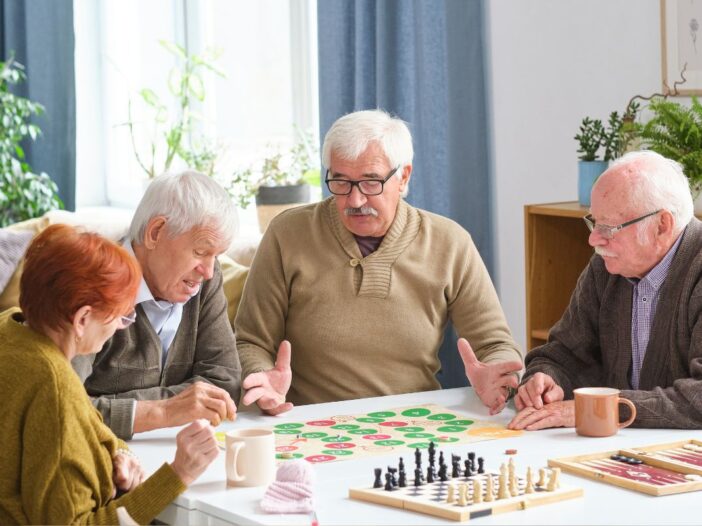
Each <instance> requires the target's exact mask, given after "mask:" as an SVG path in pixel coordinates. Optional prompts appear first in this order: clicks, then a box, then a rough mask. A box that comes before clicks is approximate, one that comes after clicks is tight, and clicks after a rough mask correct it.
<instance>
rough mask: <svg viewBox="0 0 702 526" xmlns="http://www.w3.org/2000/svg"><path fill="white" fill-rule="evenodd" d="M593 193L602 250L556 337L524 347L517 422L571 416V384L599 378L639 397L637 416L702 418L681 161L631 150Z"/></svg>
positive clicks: (701, 271)
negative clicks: (546, 341) (525, 356)
mask: <svg viewBox="0 0 702 526" xmlns="http://www.w3.org/2000/svg"><path fill="white" fill-rule="evenodd" d="M591 202H592V206H591V212H592V213H591V215H589V216H587V217H586V218H585V221H586V223H587V225H588V227H589V228H590V230H591V234H590V239H589V242H590V245H592V246H593V247H594V248H595V255H593V257H592V259H591V260H590V263H589V264H588V266H587V267H586V268H585V270H584V271H583V273H582V274H581V276H580V278H579V280H578V283H577V286H576V288H575V291H574V292H573V296H572V297H571V300H570V305H569V306H568V309H567V310H566V312H565V313H564V315H563V317H562V318H561V320H560V321H559V322H558V323H557V324H556V325H555V326H554V327H553V329H552V330H551V333H550V335H549V341H548V343H546V344H545V345H542V346H541V347H538V348H536V349H534V350H533V351H531V352H530V353H529V354H528V356H527V360H526V363H527V370H526V373H525V375H524V379H523V381H522V385H521V386H520V387H519V390H518V394H517V397H516V398H515V404H516V406H517V408H518V409H520V412H519V414H518V415H517V416H516V417H515V418H514V419H513V421H512V422H511V424H510V427H512V428H514V429H529V430H533V429H541V428H546V427H562V426H564V427H570V426H574V425H575V415H574V402H573V400H572V397H573V389H576V388H579V387H596V386H599V387H613V388H617V389H620V390H621V391H622V393H621V396H622V397H624V398H628V399H629V400H631V401H632V402H633V403H634V405H635V406H636V420H635V421H634V424H633V425H635V426H639V427H663V428H700V427H702V223H700V222H699V221H698V220H697V219H695V218H694V217H693V206H692V197H691V195H690V189H689V186H688V182H687V179H686V178H685V176H684V175H683V173H682V168H681V167H680V165H678V164H677V163H675V162H673V161H670V160H668V159H666V158H664V157H662V156H660V155H658V154H656V153H654V152H632V153H629V154H627V155H625V156H624V157H622V158H621V159H619V160H618V161H617V162H615V163H613V164H612V166H611V167H610V168H609V169H608V170H607V171H606V172H605V173H604V174H603V175H602V176H601V177H600V178H599V179H598V181H597V183H596V184H595V186H594V188H593V190H592V200H591ZM610 225H617V226H610ZM628 414H629V410H628V409H625V410H624V413H623V417H628Z"/></svg>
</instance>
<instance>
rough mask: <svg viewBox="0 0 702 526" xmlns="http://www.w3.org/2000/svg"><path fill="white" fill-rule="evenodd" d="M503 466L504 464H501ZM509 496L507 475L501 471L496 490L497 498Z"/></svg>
mask: <svg viewBox="0 0 702 526" xmlns="http://www.w3.org/2000/svg"><path fill="white" fill-rule="evenodd" d="M503 466H504V464H503ZM509 497H510V494H509V488H508V487H507V475H506V474H505V473H503V474H502V475H500V487H499V488H498V490H497V498H498V499H508V498H509Z"/></svg>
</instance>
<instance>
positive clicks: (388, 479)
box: [385, 473, 393, 491]
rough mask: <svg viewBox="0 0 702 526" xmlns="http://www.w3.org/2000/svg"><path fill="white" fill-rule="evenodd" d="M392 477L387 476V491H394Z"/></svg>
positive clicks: (387, 474)
mask: <svg viewBox="0 0 702 526" xmlns="http://www.w3.org/2000/svg"><path fill="white" fill-rule="evenodd" d="M391 479H392V475H390V473H386V474H385V491H392V489H393V488H392V480H391Z"/></svg>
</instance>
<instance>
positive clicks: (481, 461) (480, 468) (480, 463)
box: [478, 457, 485, 473]
mask: <svg viewBox="0 0 702 526" xmlns="http://www.w3.org/2000/svg"><path fill="white" fill-rule="evenodd" d="M484 463H485V460H484V459H483V457H478V473H485V467H484V466H483V464H484Z"/></svg>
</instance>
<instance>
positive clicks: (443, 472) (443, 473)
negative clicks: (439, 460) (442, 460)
mask: <svg viewBox="0 0 702 526" xmlns="http://www.w3.org/2000/svg"><path fill="white" fill-rule="evenodd" d="M447 470H448V467H447V466H446V464H441V466H439V480H440V481H441V482H446V481H447V480H448V473H447Z"/></svg>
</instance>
